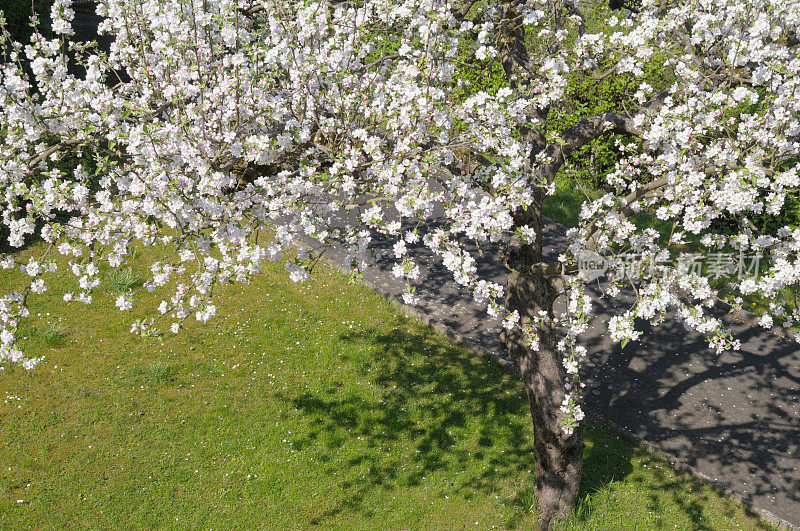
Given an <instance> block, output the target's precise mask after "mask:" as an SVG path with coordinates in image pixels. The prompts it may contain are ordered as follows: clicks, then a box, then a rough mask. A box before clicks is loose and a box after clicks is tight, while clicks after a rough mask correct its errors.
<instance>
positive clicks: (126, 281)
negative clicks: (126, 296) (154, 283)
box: [108, 267, 142, 293]
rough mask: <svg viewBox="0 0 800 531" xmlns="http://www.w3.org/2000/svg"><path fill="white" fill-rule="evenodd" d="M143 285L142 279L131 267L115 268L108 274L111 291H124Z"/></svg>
mask: <svg viewBox="0 0 800 531" xmlns="http://www.w3.org/2000/svg"><path fill="white" fill-rule="evenodd" d="M141 285H142V280H141V279H140V278H139V277H138V275H136V274H135V273H134V272H133V270H132V269H131V268H130V267H129V268H127V269H114V270H112V271H111V272H110V273H109V274H108V286H109V289H110V290H111V291H116V292H117V293H124V292H126V291H131V290H132V289H135V288H138V287H139V286H141Z"/></svg>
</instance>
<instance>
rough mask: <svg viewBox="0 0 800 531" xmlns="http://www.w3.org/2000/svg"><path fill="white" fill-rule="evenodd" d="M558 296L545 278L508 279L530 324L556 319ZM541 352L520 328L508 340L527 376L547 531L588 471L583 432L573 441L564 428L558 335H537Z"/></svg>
mask: <svg viewBox="0 0 800 531" xmlns="http://www.w3.org/2000/svg"><path fill="white" fill-rule="evenodd" d="M555 298H556V290H555V289H554V287H553V285H552V283H551V281H550V280H549V279H547V278H546V277H545V278H541V277H540V278H536V277H529V276H523V275H521V274H519V273H517V272H512V273H510V274H509V278H508V290H507V299H506V305H507V308H508V309H510V310H517V311H518V312H519V314H520V316H521V318H522V322H523V324H529V323H530V322H531V321H532V320H533V318H534V316H536V315H537V314H538V312H539V311H540V310H544V311H546V312H547V313H548V314H549V315H552V308H553V302H554V300H555ZM537 332H538V336H539V349H538V350H533V349H531V348H530V347H529V346H528V345H527V344H526V343H527V338H525V337H524V333H523V332H522V330H520V329H519V328H515V329H514V330H513V331H511V332H509V333H508V335H507V338H506V342H507V346H508V350H509V354H510V355H511V358H512V359H513V360H514V362H515V363H516V364H517V366H518V367H519V368H520V372H521V373H522V379H523V382H524V383H525V391H526V393H527V395H528V401H529V403H530V408H531V417H532V418H533V437H534V453H535V457H536V467H535V478H534V498H535V502H536V506H537V508H538V510H539V515H538V519H537V520H538V522H537V523H538V526H539V527H540V528H541V529H548V528H549V527H550V525H551V524H552V522H553V520H554V519H556V518H563V517H566V516H567V515H568V514H569V512H570V511H571V510H572V509H573V508H574V507H575V504H576V503H577V500H578V491H579V489H580V483H581V470H582V468H583V428H582V427H581V426H578V427H576V428H575V430H574V431H573V432H572V434H571V435H567V434H566V433H565V432H564V430H563V429H562V427H561V422H560V416H561V411H560V407H561V402H562V400H564V396H565V389H564V383H565V376H566V374H565V370H564V368H563V366H562V355H561V353H560V352H559V351H558V350H557V349H556V348H555V331H554V330H553V329H552V327H551V326H548V325H542V326H539V327H538V329H537Z"/></svg>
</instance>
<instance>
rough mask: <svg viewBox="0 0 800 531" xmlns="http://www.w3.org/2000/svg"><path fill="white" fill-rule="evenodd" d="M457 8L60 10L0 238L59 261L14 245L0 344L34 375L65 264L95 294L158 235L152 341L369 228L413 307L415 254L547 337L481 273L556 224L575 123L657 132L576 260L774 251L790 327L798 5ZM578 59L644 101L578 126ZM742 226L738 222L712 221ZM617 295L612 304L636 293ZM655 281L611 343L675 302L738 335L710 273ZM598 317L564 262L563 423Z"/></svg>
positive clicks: (15, 96)
mask: <svg viewBox="0 0 800 531" xmlns="http://www.w3.org/2000/svg"><path fill="white" fill-rule="evenodd" d="M462 7H463V6H461V5H459V4H455V3H451V2H449V1H447V0H364V1H361V2H331V1H329V0H304V1H295V0H260V1H259V2H252V1H250V0H205V1H203V2H192V1H190V0H101V1H100V2H99V3H98V6H97V13H98V14H99V15H101V16H102V17H104V21H103V22H102V24H101V25H100V28H99V31H100V32H101V33H103V34H107V35H109V36H110V37H112V44H111V46H110V49H109V50H107V51H103V50H101V49H100V48H99V47H98V45H96V43H88V44H87V43H77V42H73V41H72V40H71V36H72V35H73V34H74V31H73V29H72V22H73V19H74V11H73V9H72V7H71V0H57V1H56V2H54V4H53V8H52V13H51V18H52V20H53V26H52V27H53V31H54V32H55V33H56V37H55V38H53V39H47V38H45V37H44V36H43V35H42V34H41V33H40V32H38V31H34V33H33V36H32V37H31V40H30V42H27V43H14V42H10V41H9V40H8V38H7V36H5V37H3V43H2V48H3V53H4V54H5V56H6V58H7V60H4V61H3V62H2V63H0V153H2V155H0V157H2V164H0V214H1V215H2V216H1V218H0V228H1V229H2V230H0V235H2V237H3V238H4V240H5V241H4V242H3V243H6V242H7V244H8V245H9V246H11V247H12V248H15V249H18V248H21V247H23V246H25V245H27V244H29V243H30V242H31V241H32V240H33V238H38V239H41V240H42V241H43V242H44V251H42V253H41V255H40V256H37V257H34V258H31V259H28V260H26V261H24V262H22V261H21V259H20V258H19V256H20V255H19V254H18V253H9V254H6V255H3V256H0V267H2V268H4V269H17V270H18V271H20V272H21V273H22V275H23V278H24V282H23V283H22V284H20V286H19V289H17V290H15V291H13V292H11V293H8V294H5V295H2V296H0V359H10V360H11V361H13V362H22V363H24V364H25V365H26V367H32V366H34V365H35V364H36V359H35V358H26V357H25V355H24V354H23V353H22V351H21V349H20V346H19V343H18V341H17V337H16V331H17V329H18V327H19V324H20V322H21V320H23V319H25V318H26V317H27V316H28V312H27V304H28V302H29V300H30V298H32V297H35V296H36V295H38V294H41V293H43V292H44V291H46V290H47V289H48V279H51V278H53V274H54V272H55V270H56V268H57V267H58V265H59V264H64V263H66V264H67V265H66V267H67V268H68V272H69V273H71V275H72V276H73V277H74V282H73V285H72V288H71V289H68V290H67V293H66V295H65V296H64V300H65V301H69V302H70V303H72V304H74V303H76V302H81V303H85V304H88V303H91V302H92V293H93V290H95V289H96V288H97V286H98V285H99V283H100V276H101V271H104V270H106V269H108V268H121V267H126V266H127V265H128V264H129V263H130V260H131V256H132V253H133V250H134V249H135V248H137V247H139V246H145V247H152V248H154V249H158V250H159V251H158V252H160V253H161V255H160V256H159V258H158V260H157V261H154V262H153V263H152V264H151V265H150V271H149V277H148V278H147V280H146V282H145V283H144V285H143V286H142V288H141V289H143V290H146V291H153V290H156V289H157V288H162V287H164V288H168V291H169V295H167V296H166V297H165V298H164V300H162V301H161V303H160V304H159V306H158V310H157V312H154V313H155V314H156V315H155V316H154V317H153V318H151V319H148V320H146V321H139V322H137V323H134V325H133V327H132V329H133V331H135V332H138V333H144V334H148V333H156V332H158V331H159V330H162V329H163V330H170V331H172V332H177V331H178V330H179V329H180V328H181V326H182V323H183V321H184V320H185V319H187V318H189V317H191V316H194V318H195V319H197V320H200V321H206V320H208V319H210V318H212V317H213V316H214V315H215V313H216V306H215V305H214V303H213V297H214V292H215V289H216V287H217V286H218V285H220V284H225V283H230V282H244V281H246V280H248V279H250V278H251V277H252V276H253V275H255V274H257V273H259V272H260V271H261V268H262V264H263V263H264V261H265V260H272V261H283V262H284V263H285V267H286V270H287V273H288V275H289V276H290V278H291V279H292V280H295V281H303V280H305V279H306V278H308V276H309V273H310V270H311V268H312V267H313V264H314V263H315V262H316V260H317V259H318V258H319V256H320V255H321V253H322V252H324V250H325V249H326V248H327V247H329V246H330V245H333V244H334V243H338V244H340V245H343V246H344V247H345V249H346V250H347V252H348V253H349V254H348V257H349V260H350V262H351V263H352V265H353V272H354V274H358V273H359V272H360V271H361V270H363V268H364V267H365V266H366V264H367V263H368V259H369V256H370V255H369V253H370V250H371V248H372V243H373V238H374V237H375V235H376V234H380V235H382V236H383V237H387V238H390V239H391V240H392V242H393V247H392V254H393V256H394V258H395V259H396V265H395V267H394V269H393V272H394V274H395V275H396V276H398V277H399V278H402V279H404V280H405V281H406V282H407V283H408V288H407V290H406V293H405V295H404V300H405V301H406V302H409V303H413V302H415V301H416V299H417V296H416V294H415V293H416V291H415V290H416V288H417V287H419V286H415V285H414V284H415V282H416V280H417V279H418V275H419V268H418V265H417V263H416V261H415V259H416V253H415V249H417V248H418V246H419V245H422V246H425V247H426V248H427V249H429V250H431V251H433V252H434V253H435V254H436V255H438V256H439V257H440V258H441V260H442V263H443V264H444V267H445V268H446V269H447V270H448V271H450V272H451V273H452V275H453V278H454V280H455V281H456V282H457V283H458V284H460V285H462V286H464V287H465V288H466V289H467V290H468V291H469V292H471V293H472V294H473V296H474V297H475V299H476V300H477V301H479V302H481V303H484V304H486V307H487V310H488V312H489V313H490V314H491V315H495V316H500V317H502V318H503V325H504V326H505V327H506V328H508V329H514V328H515V327H521V326H529V323H528V324H526V321H525V320H523V319H521V317H520V314H519V312H517V311H514V310H506V308H504V304H503V297H504V289H503V287H502V286H500V285H497V284H494V283H492V282H490V281H488V279H485V278H482V276H481V274H480V273H479V271H478V268H477V266H476V257H477V256H478V253H480V252H481V249H482V247H481V246H482V244H484V243H487V242H500V241H505V239H507V238H509V237H511V236H512V235H514V236H515V237H517V238H519V239H521V240H522V242H523V243H524V244H525V245H529V246H531V247H535V246H537V245H539V244H540V243H541V238H542V233H541V232H542V231H541V230H538V228H537V227H534V226H530V225H529V224H528V221H519V220H520V219H523V218H524V216H519V215H518V214H519V213H521V212H524V211H525V210H526V209H528V208H529V207H531V206H540V205H534V204H533V203H534V202H535V201H541V200H542V199H541V198H545V200H546V198H547V197H549V195H548V194H551V193H552V191H553V187H554V183H553V179H554V177H555V172H556V171H557V169H558V167H559V165H560V164H562V163H563V159H564V156H565V152H566V151H570V150H574V149H576V148H577V147H580V146H577V145H574V143H575V142H577V140H576V139H578V138H582V137H581V135H583V136H586V141H587V142H588V141H590V140H592V139H594V138H597V137H599V136H600V135H612V134H618V133H622V132H624V133H625V134H627V135H635V136H637V137H638V138H639V139H640V140H641V142H640V143H633V144H626V145H625V146H623V148H622V149H621V150H622V152H623V156H622V158H621V159H620V160H619V162H618V163H617V165H616V167H615V169H614V171H613V172H611V173H610V174H609V175H608V176H607V184H608V188H609V189H611V190H614V193H611V192H609V193H608V194H606V195H604V196H603V197H600V198H599V199H597V200H595V201H588V202H587V203H586V204H585V205H584V207H583V209H582V212H581V223H580V226H579V227H577V228H575V229H573V230H571V231H570V233H569V236H570V244H569V247H568V248H567V249H564V250H563V251H564V252H563V254H562V262H563V263H568V262H570V261H574V260H575V259H576V257H578V256H580V255H581V253H583V252H585V251H587V250H588V251H591V252H594V253H598V254H600V255H602V256H606V257H614V256H620V255H622V254H624V253H635V254H637V256H641V257H642V259H643V260H644V261H645V262H648V263H651V262H652V263H655V262H659V261H661V260H662V259H663V257H664V256H665V253H668V252H669V249H670V248H674V247H680V246H686V245H693V246H695V248H699V249H701V250H704V251H713V252H723V251H724V252H732V253H736V254H739V253H749V254H759V255H760V256H763V257H764V259H763V261H762V264H763V266H764V267H763V268H762V269H763V270H762V271H759V272H758V273H760V274H759V275H758V276H756V275H745V276H744V277H743V278H741V279H739V280H738V282H737V283H735V284H734V286H733V288H734V289H736V290H738V291H739V293H740V294H741V295H746V296H749V295H756V294H760V295H764V296H766V297H767V298H769V299H771V300H774V301H775V303H774V304H773V306H772V307H771V308H770V314H771V315H772V316H774V317H775V318H783V323H784V324H786V323H788V324H792V323H796V322H797V321H798V317H800V316H799V315H798V314H797V310H796V309H795V308H792V307H790V306H788V305H786V304H782V303H781V302H780V301H779V299H780V295H782V294H783V293H785V292H786V290H787V289H790V288H792V287H794V286H797V284H798V283H800V229H797V228H793V227H790V226H786V227H780V228H778V229H777V230H775V231H772V232H770V233H763V232H761V231H759V230H757V229H756V227H755V226H754V224H753V223H752V222H751V218H754V217H755V216H764V215H778V214H780V213H781V212H784V211H785V210H786V209H788V208H790V207H791V205H790V201H789V198H790V196H791V194H792V193H793V192H794V191H796V189H797V187H798V185H799V184H800V177H799V176H798V169H800V168H798V160H800V157H798V155H800V139H798V136H799V135H800V122H799V121H798V118H797V117H798V116H800V94H799V93H798V87H799V86H800V77H799V76H798V72H800V55H798V48H797V45H796V44H795V43H794V41H795V40H796V38H797V36H796V33H795V32H796V28H797V27H798V23H800V3H799V2H797V1H796V0H749V1H746V2H745V1H743V0H713V1H712V0H697V1H693V2H682V3H675V4H674V5H673V3H664V2H661V1H660V0H643V1H642V8H641V11H640V12H639V13H638V14H636V15H635V16H633V14H630V13H629V14H628V16H620V14H619V13H616V14H614V13H611V12H604V13H603V14H604V15H605V21H606V24H607V26H608V27H601V26H598V25H597V24H596V22H595V21H594V19H593V18H591V17H587V16H585V14H584V12H583V11H582V8H583V7H585V6H582V3H581V2H578V1H573V0H564V1H561V2H555V3H553V2H549V1H545V0H526V1H522V2H513V3H508V2H499V1H494V0H487V1H485V2H481V3H479V4H476V5H475V8H474V9H472V10H470V12H469V14H465V12H462ZM609 27H610V29H609ZM519 28H521V29H519ZM515 31H522V32H524V34H525V35H527V36H528V38H527V39H525V41H526V46H527V52H526V56H525V57H522V58H519V57H518V58H517V59H516V60H517V61H518V62H523V61H524V64H521V66H520V65H517V66H518V67H513V66H509V64H510V63H509V59H508V49H509V48H508V46H507V43H508V42H509V38H510V37H509V35H511V34H513V33H514V32H515ZM465 56H466V57H465ZM492 62H500V63H502V64H503V67H504V68H506V67H508V68H507V69H506V70H504V71H506V73H507V84H506V86H502V87H499V88H496V89H492V90H471V89H467V90H465V87H466V85H465V83H464V81H463V79H461V78H460V77H459V75H458V73H459V69H460V68H462V67H463V65H465V64H472V65H484V64H490V63H492ZM71 64H79V65H81V66H83V69H82V72H81V73H80V74H76V73H74V72H73V71H72V70H71V68H70V65H71ZM609 64H611V65H613V67H612V69H611V70H610V71H609V72H606V73H602V72H599V69H600V68H601V65H609ZM653 67H659V68H663V69H665V70H668V71H670V72H674V73H675V79H673V80H671V81H669V82H667V83H666V85H665V86H663V87H654V86H652V83H649V82H645V80H644V77H645V75H646V72H647V70H648V69H650V68H653ZM122 74H124V75H122ZM575 75H597V76H602V75H614V76H619V77H620V78H622V79H624V80H625V85H626V86H630V90H631V94H630V99H629V100H627V102H626V104H625V108H624V109H620V112H618V113H609V114H608V115H603V116H599V117H596V118H597V120H595V121H591V120H589V121H587V122H586V123H585V124H584V125H585V127H579V128H577V129H575V131H576V132H575V133H574V134H571V135H568V134H563V135H562V134H561V133H559V132H553V129H552V127H551V125H552V124H550V123H548V120H549V118H548V117H549V115H550V114H549V110H550V109H552V108H554V107H556V106H558V105H560V104H562V103H563V102H565V101H566V99H567V98H568V97H569V94H568V82H569V79H570V76H575ZM456 89H458V90H456ZM612 114H613V115H612ZM589 133H591V134H589ZM542 189H544V190H545V191H546V192H547V193H546V194H544V195H543V194H540V193H539V192H540V191H541V190H542ZM537 198H538V199H537ZM641 212H651V213H652V215H653V216H655V217H656V218H657V219H659V220H661V221H662V222H664V223H666V224H671V225H672V232H671V234H670V235H669V237H668V238H666V239H665V238H663V237H662V236H663V235H661V234H660V233H659V232H658V231H656V230H654V229H652V228H643V227H642V226H640V225H637V223H636V222H635V221H634V218H633V215H634V214H637V213H641ZM723 222H724V223H723ZM731 223H736V224H738V227H739V228H740V230H739V231H738V232H737V233H735V234H731V231H723V230H721V229H720V227H721V226H723V225H724V226H730V224H731ZM262 234H263V236H261V237H259V236H260V235H262ZM58 255H60V257H61V258H57V256H58ZM666 256H668V254H667V255H666ZM62 267H64V266H63V265H62ZM605 289H606V295H608V296H610V297H613V296H616V295H617V294H618V293H619V290H620V285H619V283H617V282H612V283H611V284H610V285H609V286H607V287H606V288H605ZM637 295H638V298H637V301H636V304H635V306H634V307H633V308H630V309H628V310H626V311H625V312H624V313H622V314H620V315H618V316H616V317H614V318H612V319H611V321H610V323H609V333H610V334H611V336H612V338H613V339H615V340H618V341H622V342H626V341H631V340H635V339H637V338H638V337H639V332H638V331H637V330H636V328H635V319H636V318H638V319H646V320H649V321H651V322H656V323H657V322H659V321H661V320H663V319H665V318H666V316H667V314H668V313H670V314H671V315H673V316H676V317H677V318H679V319H680V320H681V322H683V323H684V324H685V325H686V326H687V327H688V328H690V329H694V330H698V331H701V332H702V333H704V334H706V335H707V336H708V337H709V342H710V344H711V346H712V347H714V348H716V349H725V348H735V347H736V345H737V344H736V342H735V340H734V339H733V338H732V337H730V335H729V334H728V332H727V331H726V330H725V329H724V327H723V326H722V324H721V322H720V321H719V320H717V319H715V318H713V317H711V316H710V315H708V313H707V310H708V308H709V307H710V306H713V304H714V300H715V299H714V297H715V293H714V290H713V289H711V287H710V284H709V282H708V279H707V278H706V277H704V276H703V272H702V271H700V272H697V271H687V270H678V269H669V270H665V271H664V274H662V275H658V277H657V278H656V277H653V278H649V279H645V280H644V281H643V282H642V285H639V286H637ZM137 300H138V298H137V292H135V291H131V292H128V293H123V294H121V295H119V296H118V298H117V299H116V301H115V302H116V306H117V307H118V308H119V309H120V310H121V311H128V310H130V309H132V308H133V307H134V306H135V305H136V304H137ZM590 309H591V308H590V304H589V302H588V297H587V295H586V294H585V293H584V291H583V289H582V287H581V286H580V283H579V282H578V280H577V279H576V278H574V277H572V278H571V279H570V288H569V303H568V304H567V309H566V311H565V312H564V313H563V314H561V315H558V316H556V317H553V321H552V322H550V323H544V322H543V323H540V324H539V325H542V326H548V327H552V328H553V329H560V330H562V331H563V338H562V339H561V340H560V341H558V342H557V343H556V344H554V345H544V344H541V342H540V340H539V339H540V338H539V336H538V335H537V334H536V333H535V331H530V330H529V331H528V336H529V338H530V345H529V347H530V348H531V349H534V348H540V349H541V348H551V349H555V350H556V351H557V352H560V353H561V354H560V355H563V361H564V362H563V367H564V371H565V374H566V378H567V379H566V381H565V394H564V403H563V404H564V405H563V408H562V413H563V422H562V424H563V426H564V429H565V430H567V431H571V430H572V429H573V428H574V426H576V425H577V423H578V422H580V420H581V419H582V416H583V413H582V411H581V409H580V400H581V397H580V392H579V390H580V388H581V383H580V380H579V368H580V363H581V359H582V358H583V357H584V356H585V354H586V349H585V347H583V346H582V345H580V333H581V331H582V330H584V329H585V326H586V322H587V319H588V315H589V312H590ZM768 321H769V322H768ZM763 324H764V325H767V324H770V325H771V324H772V321H771V319H766V318H765V319H764V323H763ZM537 326H538V325H537Z"/></svg>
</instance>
